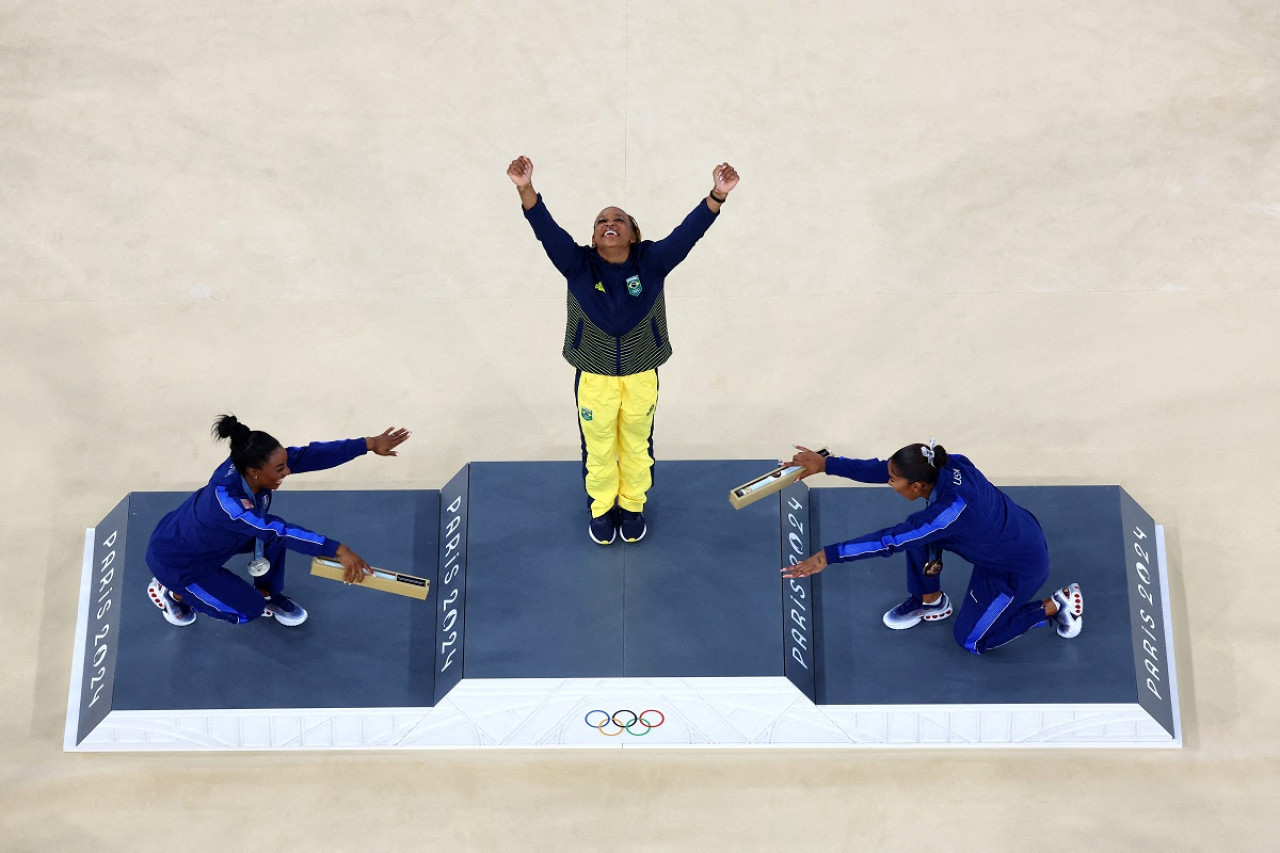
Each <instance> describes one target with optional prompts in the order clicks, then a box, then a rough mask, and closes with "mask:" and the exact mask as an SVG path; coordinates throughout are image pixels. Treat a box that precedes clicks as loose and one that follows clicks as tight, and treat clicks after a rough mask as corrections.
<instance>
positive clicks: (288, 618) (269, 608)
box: [263, 593, 307, 628]
mask: <svg viewBox="0 0 1280 853" xmlns="http://www.w3.org/2000/svg"><path fill="white" fill-rule="evenodd" d="M264 603H265V604H266V612H264V613H263V615H264V616H274V617H276V621H277V622H279V623H280V624H281V625H284V626H285V627H288V628H292V627H294V626H295V625H301V624H302V623H303V622H306V621H307V611H306V610H304V609H303V608H302V605H301V604H299V603H298V602H296V601H294V600H293V599H292V598H290V597H289V596H287V595H281V594H279V593H274V594H272V596H271V597H270V598H268V599H266V600H265V602H264Z"/></svg>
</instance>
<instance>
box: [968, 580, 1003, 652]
mask: <svg viewBox="0 0 1280 853" xmlns="http://www.w3.org/2000/svg"><path fill="white" fill-rule="evenodd" d="M1012 601H1013V599H1012V598H1010V597H1009V596H1007V595H1005V594H1004V593H1003V592H1002V593H1000V594H999V595H997V596H996V597H995V599H994V600H992V602H991V604H989V605H987V610H986V612H985V613H983V614H982V616H981V617H979V619H978V623H977V624H976V625H974V626H973V630H972V631H970V632H969V636H967V637H965V638H964V647H965V648H966V649H968V650H969V651H971V652H973V653H974V654H975V655H980V654H982V652H980V651H978V643H980V642H981V641H982V638H983V637H984V636H986V633H987V632H988V631H990V630H991V626H992V625H994V624H995V621H996V620H997V619H999V618H1000V615H1001V614H1002V613H1004V612H1005V610H1007V609H1008V607H1009V604H1010V603H1012Z"/></svg>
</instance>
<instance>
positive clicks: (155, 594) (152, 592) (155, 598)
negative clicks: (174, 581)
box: [147, 585, 196, 628]
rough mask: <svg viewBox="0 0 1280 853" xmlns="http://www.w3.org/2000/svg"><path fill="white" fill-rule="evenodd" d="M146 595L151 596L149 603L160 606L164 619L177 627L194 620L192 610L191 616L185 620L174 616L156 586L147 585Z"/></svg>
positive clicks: (183, 626)
mask: <svg viewBox="0 0 1280 853" xmlns="http://www.w3.org/2000/svg"><path fill="white" fill-rule="evenodd" d="M161 589H163V587H161ZM147 595H148V596H149V597H150V598H151V603H152V604H154V605H155V606H156V607H159V608H160V613H161V614H162V615H163V616H164V621H166V622H168V623H169V624H170V625H173V626H175V627H178V628H185V627H186V626H188V625H190V624H191V623H192V622H194V621H196V614H195V613H194V612H193V613H192V614H191V618H190V619H188V620H186V621H185V622H183V621H180V620H179V619H178V618H177V617H176V616H174V615H173V611H172V610H170V609H169V607H168V606H167V605H166V604H165V601H164V598H163V597H162V595H161V593H160V591H159V590H158V589H156V587H154V586H151V585H148V586H147Z"/></svg>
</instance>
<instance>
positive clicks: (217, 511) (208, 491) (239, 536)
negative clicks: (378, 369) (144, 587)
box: [147, 438, 368, 584]
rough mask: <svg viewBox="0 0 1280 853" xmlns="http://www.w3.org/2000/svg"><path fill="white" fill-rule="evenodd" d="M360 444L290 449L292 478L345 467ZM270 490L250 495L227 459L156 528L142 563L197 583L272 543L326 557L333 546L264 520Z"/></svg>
mask: <svg viewBox="0 0 1280 853" xmlns="http://www.w3.org/2000/svg"><path fill="white" fill-rule="evenodd" d="M367 449H368V448H367V446H366V444H365V440H364V439H363V438H350V439H344V440H341V441H315V442H312V443H311V444H308V445H307V446H306V447H290V448H287V449H286V452H287V453H288V459H289V461H288V465H289V470H290V471H291V472H292V473H294V474H302V473H305V472H307V471H323V470H324V469H326V468H335V467H337V466H338V465H341V464H342V463H344V462H350V461H351V460H352V459H355V458H356V457H357V456H362V455H363V454H364V453H365V452H367ZM270 506H271V490H270V489H263V490H262V491H260V492H258V494H257V495H254V493H253V491H252V490H251V489H250V488H249V486H248V484H247V483H245V481H244V478H243V477H241V476H240V472H239V471H237V470H236V466H235V465H233V464H232V463H231V459H230V458H228V459H227V460H226V461H225V462H223V463H222V465H221V466H219V467H218V470H217V471H215V472H214V473H213V476H212V477H210V478H209V482H208V484H207V485H205V486H202V487H201V488H200V489H199V490H197V491H196V492H195V493H194V494H193V495H191V497H189V498H187V499H186V500H185V501H183V502H182V505H181V506H179V507H178V508H177V509H175V510H173V511H172V512H170V513H169V514H168V515H166V516H165V517H164V518H162V519H160V523H159V524H157V525H156V529H155V532H153V533H152V534H151V542H150V543H149V544H148V546H147V562H148V563H153V562H154V563H158V564H159V565H162V566H164V567H166V568H167V569H169V570H170V571H172V572H176V573H177V574H178V575H179V576H180V577H181V578H182V580H183V583H184V584H186V583H190V582H195V581H198V579H200V578H202V577H206V576H208V575H210V574H212V573H214V572H216V571H217V570H218V569H220V568H222V567H223V565H225V564H226V562H227V560H229V559H230V558H231V557H232V556H233V555H235V554H243V553H246V552H247V551H249V550H252V548H253V540H254V539H261V540H262V541H263V543H264V544H271V543H273V542H275V541H276V540H279V541H280V544H282V545H284V547H286V548H289V549H291V550H293V551H300V552H302V553H303V554H310V555H311V556H313V557H332V556H334V555H335V554H336V553H337V552H338V545H339V543H338V542H337V541H335V540H333V539H329V538H328V537H326V536H323V535H321V534H319V533H314V532H312V531H310V530H307V529H306V528H305V527H298V526H297V525H294V524H289V523H288V522H286V521H285V520H284V519H282V518H278V517H276V516H274V515H270V514H268V512H267V510H268V509H269V508H270Z"/></svg>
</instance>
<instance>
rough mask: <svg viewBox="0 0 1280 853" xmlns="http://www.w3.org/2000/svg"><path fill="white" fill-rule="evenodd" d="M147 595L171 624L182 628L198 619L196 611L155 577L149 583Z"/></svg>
mask: <svg viewBox="0 0 1280 853" xmlns="http://www.w3.org/2000/svg"><path fill="white" fill-rule="evenodd" d="M147 596H148V597H149V598H150V599H151V603H152V604H154V605H155V606H156V607H159V608H160V612H161V613H163V614H164V618H165V621H167V622H168V623H169V624H170V625H177V626H178V627H179V628H181V627H182V626H184V625H190V624H191V623H192V622H194V621H196V611H195V610H194V609H193V608H191V607H189V606H188V605H186V604H183V603H182V602H181V601H178V599H176V598H174V597H173V593H171V592H169V588H168V587H166V586H165V585H164V584H162V583H160V581H158V580H156V579H155V578H152V579H151V583H149V584H147Z"/></svg>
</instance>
